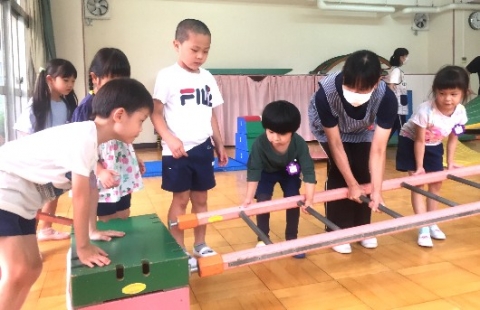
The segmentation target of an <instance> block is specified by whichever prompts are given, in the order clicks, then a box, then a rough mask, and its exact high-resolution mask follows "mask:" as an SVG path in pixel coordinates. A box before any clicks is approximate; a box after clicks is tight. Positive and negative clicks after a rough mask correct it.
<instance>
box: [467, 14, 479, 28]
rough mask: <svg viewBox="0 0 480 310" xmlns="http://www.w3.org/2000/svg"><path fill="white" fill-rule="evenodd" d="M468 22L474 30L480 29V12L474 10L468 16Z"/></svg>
mask: <svg viewBox="0 0 480 310" xmlns="http://www.w3.org/2000/svg"><path fill="white" fill-rule="evenodd" d="M468 24H469V25H470V27H471V28H472V29H474V30H479V29H480V12H479V11H477V12H473V13H472V14H470V16H468Z"/></svg>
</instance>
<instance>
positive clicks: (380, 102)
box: [308, 73, 397, 143]
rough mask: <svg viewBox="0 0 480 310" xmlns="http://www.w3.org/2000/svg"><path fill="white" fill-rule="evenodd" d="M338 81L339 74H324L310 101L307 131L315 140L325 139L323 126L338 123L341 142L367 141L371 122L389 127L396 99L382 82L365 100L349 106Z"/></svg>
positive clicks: (371, 133) (369, 136)
mask: <svg viewBox="0 0 480 310" xmlns="http://www.w3.org/2000/svg"><path fill="white" fill-rule="evenodd" d="M342 81H343V76H342V74H341V73H334V74H331V75H328V76H327V77H325V78H324V79H323V80H322V81H321V82H320V83H319V84H320V85H319V86H320V88H319V89H318V91H317V92H316V93H315V94H314V95H313V96H312V98H311V100H310V105H309V108H308V118H309V122H310V130H311V131H312V133H313V135H314V136H315V138H316V139H317V140H318V141H319V142H327V137H326V135H325V131H324V130H323V128H324V127H327V128H331V127H335V126H338V128H339V130H340V136H341V139H342V141H343V142H349V143H361V142H371V141H372V138H373V131H374V128H375V127H374V125H375V124H376V125H378V126H380V127H382V128H385V129H390V128H392V127H393V123H394V121H395V117H396V116H397V98H396V97H395V94H394V93H393V92H392V91H391V90H390V89H389V88H388V87H387V86H386V84H385V82H383V81H380V82H379V84H378V85H377V87H376V88H375V90H374V91H373V93H372V96H371V98H370V100H369V101H368V102H366V103H365V104H363V105H361V106H359V107H353V106H352V105H351V104H350V103H348V102H347V101H346V100H345V98H344V97H343V90H342Z"/></svg>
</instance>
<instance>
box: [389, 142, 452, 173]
mask: <svg viewBox="0 0 480 310" xmlns="http://www.w3.org/2000/svg"><path fill="white" fill-rule="evenodd" d="M413 148H414V141H413V140H412V139H409V138H406V137H403V136H398V146H397V159H396V166H397V167H396V168H397V170H398V171H415V170H417V165H416V163H415V154H414V149H413ZM423 168H424V169H425V172H436V171H443V145H442V144H441V143H440V144H439V145H434V146H429V145H427V146H425V155H424V156H423Z"/></svg>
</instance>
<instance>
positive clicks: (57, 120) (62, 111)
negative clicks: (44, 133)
mask: <svg viewBox="0 0 480 310" xmlns="http://www.w3.org/2000/svg"><path fill="white" fill-rule="evenodd" d="M67 116H68V111H67V105H66V104H65V102H63V101H62V100H60V101H53V100H52V101H50V114H47V121H46V126H45V127H46V128H50V127H54V126H59V125H63V124H66V123H68V121H69V120H68V119H67ZM35 121H36V120H35V116H34V115H33V110H32V99H30V101H29V104H28V107H27V108H26V109H25V111H23V112H22V114H21V115H20V117H19V118H18V120H17V122H16V123H15V125H14V126H13V128H14V129H15V130H18V131H21V132H24V133H28V134H32V133H33V132H34V127H35Z"/></svg>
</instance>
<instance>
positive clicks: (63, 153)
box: [0, 121, 98, 218]
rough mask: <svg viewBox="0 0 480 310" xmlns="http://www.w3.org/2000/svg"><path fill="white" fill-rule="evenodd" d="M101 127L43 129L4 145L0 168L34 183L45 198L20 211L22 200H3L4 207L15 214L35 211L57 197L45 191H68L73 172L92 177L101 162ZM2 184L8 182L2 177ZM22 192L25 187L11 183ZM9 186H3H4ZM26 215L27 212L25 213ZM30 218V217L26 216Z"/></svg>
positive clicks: (86, 124)
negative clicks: (98, 135) (98, 142)
mask: <svg viewBox="0 0 480 310" xmlns="http://www.w3.org/2000/svg"><path fill="white" fill-rule="evenodd" d="M97 147H98V145H97V127H96V125H95V123H94V122H93V121H87V122H79V123H70V124H65V125H61V126H56V127H52V128H48V129H45V130H42V131H40V132H37V133H34V134H31V135H28V136H25V137H23V138H21V139H18V140H15V141H11V142H8V143H6V144H5V145H4V146H2V147H0V171H4V172H7V173H8V174H12V175H15V176H18V177H20V178H21V179H24V180H26V181H28V182H30V183H34V184H35V186H36V187H37V188H39V192H41V193H42V194H43V195H42V199H43V200H44V201H40V202H39V204H38V205H32V206H29V207H30V209H29V210H18V208H19V207H18V206H21V205H22V204H21V203H20V202H19V203H17V204H16V206H17V207H15V205H14V204H13V203H10V204H5V203H4V202H2V203H0V208H1V209H4V210H7V211H9V212H12V213H15V214H20V215H22V214H24V213H25V212H26V213H28V214H33V216H32V218H33V217H34V216H35V213H36V211H37V210H38V209H39V208H41V206H42V202H45V201H46V200H48V199H52V198H54V197H51V196H48V197H47V196H46V194H45V192H50V193H51V192H55V193H58V192H64V191H66V190H69V189H70V188H71V174H72V173H75V174H79V175H82V176H86V177H89V176H90V173H91V172H92V171H95V170H94V169H95V168H96V164H97V161H98V148H97ZM0 184H5V182H2V181H1V180H0ZM7 185H8V188H9V189H11V190H13V191H17V192H22V191H23V186H22V185H20V184H17V183H13V184H7ZM4 186H5V185H3V188H5V187H4ZM22 216H23V215H22ZM24 217H26V216H24ZM26 218H28V217H26Z"/></svg>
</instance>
